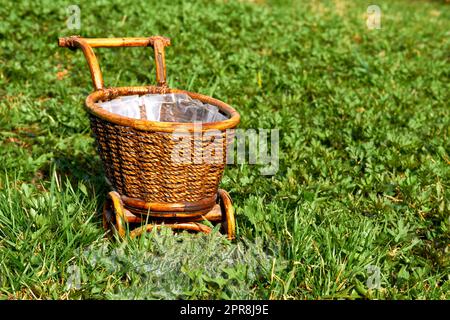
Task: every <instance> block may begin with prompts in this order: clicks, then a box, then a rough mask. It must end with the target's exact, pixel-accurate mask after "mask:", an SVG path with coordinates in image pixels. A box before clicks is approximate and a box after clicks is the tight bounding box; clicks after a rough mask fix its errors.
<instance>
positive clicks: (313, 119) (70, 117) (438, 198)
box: [0, 0, 450, 299]
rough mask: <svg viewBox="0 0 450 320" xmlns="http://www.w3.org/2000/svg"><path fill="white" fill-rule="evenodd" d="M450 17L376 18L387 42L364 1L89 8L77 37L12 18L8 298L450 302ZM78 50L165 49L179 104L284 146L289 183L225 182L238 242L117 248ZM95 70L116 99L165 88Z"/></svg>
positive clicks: (204, 240) (61, 15)
mask: <svg viewBox="0 0 450 320" xmlns="http://www.w3.org/2000/svg"><path fill="white" fill-rule="evenodd" d="M444 2H445V1H411V0H403V1H400V0H399V1H387V0H380V1H377V2H376V4H377V5H379V6H380V8H381V10H382V21H381V22H382V29H380V30H368V29H367V27H366V23H365V17H364V14H365V12H366V9H367V6H368V5H369V4H372V3H368V2H366V1H345V0H339V1H338V0H335V1H324V2H320V3H319V2H316V1H314V2H312V1H311V2H307V1H303V2H301V1H279V2H276V1H269V0H268V1H209V0H204V1H196V2H189V3H187V2H186V3H183V2H182V1H175V0H173V1H167V2H165V1H164V2H163V1H141V2H135V3H133V4H132V5H129V4H125V3H124V2H121V1H84V2H83V3H81V4H80V7H81V30H80V31H70V30H67V28H66V24H65V19H66V16H67V14H66V6H67V5H68V2H64V1H61V2H59V3H57V2H56V1H54V0H52V1H49V0H44V1H41V2H40V4H36V3H35V2H32V1H19V2H6V3H4V4H2V6H0V15H1V17H2V19H1V20H0V53H1V54H0V59H1V61H0V62H1V68H0V97H1V100H0V163H1V168H2V170H1V172H0V298H3V299H14V298H16V299H23V298H29V299H36V298H43V299H67V298H69V299H70V298H74V299H76V298H99V299H102V298H168V299H170V298H185V299H190V298H205V299H206V298H224V299H227V298H234V299H239V298H243V299H246V298H257V299H259V298H266V299H267V298H272V299H329V298H348V299H354V298H377V299H411V298H412V299H448V298H449V295H448V292H449V291H450V279H449V274H450V272H449V271H450V265H449V249H450V247H449V238H450V237H449V236H450V234H449V228H450V220H449V219H450V214H449V213H450V139H449V135H450V129H449V124H450V112H449V98H450V97H449V92H450V90H449V89H450V88H449V71H450V66H449V60H448V58H449V56H448V53H449V52H450V45H449V36H450V32H449V30H450V23H449V21H450V7H449V6H448V4H445V3H444ZM73 33H78V34H81V35H82V36H86V37H114V36H117V37H119V36H120V37H122V36H148V35H154V34H161V35H165V36H168V37H170V38H172V43H173V45H172V47H170V48H169V49H168V50H167V53H166V54H167V56H166V58H167V66H168V70H167V72H168V77H169V84H170V86H172V87H176V88H183V89H189V90H191V91H196V92H201V93H204V94H210V95H213V96H214V97H217V98H219V99H221V100H223V101H226V102H228V103H229V104H231V105H233V106H234V107H235V108H236V109H237V110H238V111H239V112H240V113H241V116H242V122H241V125H240V127H241V128H267V129H270V128H278V129H279V130H280V168H279V171H278V172H277V173H276V175H274V176H271V177H265V176H261V175H260V174H259V168H258V167H257V166H253V165H231V166H229V167H228V168H227V171H226V173H225V177H224V178H223V180H222V185H221V186H222V187H223V188H224V189H227V190H229V191H230V193H231V196H232V197H233V200H234V205H235V208H236V210H237V239H236V241H235V242H233V243H230V242H228V241H227V240H225V239H224V238H223V237H221V236H220V235H219V234H217V233H214V234H213V235H211V236H203V235H188V234H180V235H177V236H172V235H170V232H169V231H168V230H166V231H164V232H162V233H160V234H153V233H152V234H149V235H148V236H145V237H142V238H140V239H137V240H127V241H125V242H117V241H109V240H107V239H105V238H104V237H103V230H102V228H101V219H100V217H99V212H100V208H101V206H102V203H103V200H104V196H105V193H106V192H107V190H108V189H107V187H106V185H105V183H104V180H103V171H102V168H101V163H100V160H99V158H98V155H97V154H96V152H95V149H94V147H93V139H92V137H91V136H90V130H89V124H88V120H87V117H86V114H85V112H84V111H83V99H84V98H85V97H86V95H87V94H88V93H89V92H90V91H91V83H90V77H89V74H88V70H87V67H86V64H85V61H84V58H83V55H82V54H81V52H71V51H69V50H67V49H62V48H58V47H57V45H56V39H57V37H59V36H68V35H71V34H73ZM97 52H98V55H99V56H100V63H101V66H102V70H103V71H104V76H105V83H106V84H107V85H109V86H117V85H140V84H150V83H154V74H155V72H154V67H153V64H152V63H151V62H150V60H151V56H152V52H151V50H144V49H138V48H135V49H128V48H127V49H99V50H97ZM65 70H67V71H65ZM58 72H62V73H60V74H59V75H60V76H61V75H62V78H61V79H59V78H58ZM65 72H67V74H66V75H65V76H64V74H65ZM370 265H373V266H377V267H378V268H379V269H380V277H381V278H380V279H381V288H380V289H371V290H369V289H368V288H367V287H366V281H367V280H368V278H370V276H371V274H370V273H368V272H367V267H368V266H370ZM74 270H75V271H79V273H77V272H74ZM78 275H79V279H77V276H78ZM78 280H79V281H78Z"/></svg>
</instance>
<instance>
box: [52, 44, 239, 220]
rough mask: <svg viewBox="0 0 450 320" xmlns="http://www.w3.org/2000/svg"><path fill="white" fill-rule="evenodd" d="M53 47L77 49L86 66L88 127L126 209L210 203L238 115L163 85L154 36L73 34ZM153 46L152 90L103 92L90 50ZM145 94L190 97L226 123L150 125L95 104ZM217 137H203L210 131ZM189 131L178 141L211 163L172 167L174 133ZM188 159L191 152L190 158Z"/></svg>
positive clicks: (195, 209) (168, 210)
mask: <svg viewBox="0 0 450 320" xmlns="http://www.w3.org/2000/svg"><path fill="white" fill-rule="evenodd" d="M59 45H60V46H62V47H69V48H81V49H82V50H83V53H84V55H85V57H86V60H87V62H88V65H89V68H90V72H91V77H92V82H93V85H94V88H95V91H94V92H93V93H91V94H90V95H89V96H88V97H87V99H86V108H87V110H88V112H89V113H90V120H91V128H92V131H93V133H94V135H95V138H96V142H97V146H98V150H99V154H100V157H101V159H102V162H103V165H104V169H105V173H106V177H107V179H108V180H109V182H110V184H111V185H112V187H113V189H115V190H116V191H117V192H118V193H119V194H120V195H121V198H122V200H123V202H124V204H125V206H126V208H127V209H128V210H130V211H131V212H133V213H135V214H140V215H142V214H149V215H151V214H152V213H154V214H155V215H157V216H161V215H164V214H166V215H170V214H172V213H174V212H183V213H184V214H185V215H189V214H191V215H192V216H195V215H200V214H203V213H205V212H208V211H209V210H211V209H212V207H213V206H214V205H215V204H216V198H217V194H218V186H219V183H220V180H221V177H222V174H223V170H224V167H225V162H226V151H227V145H228V144H229V143H230V142H231V141H232V139H233V134H232V130H227V129H233V128H235V127H236V125H237V124H238V123H239V119H240V116H239V114H238V112H237V111H236V110H235V109H233V108H232V107H231V106H229V105H227V104H226V103H224V102H222V101H219V100H216V99H213V98H211V97H208V96H204V95H201V94H198V93H192V92H188V91H184V90H178V89H170V88H168V87H167V85H166V70H165V56H164V47H165V46H168V45H170V40H169V39H167V38H163V37H160V36H155V37H150V38H118V39H85V38H81V37H77V36H73V37H69V38H61V39H59ZM130 46H144V47H145V46H153V48H154V52H155V62H156V73H157V74H156V78H157V83H158V84H157V86H138V87H118V88H105V87H104V85H103V78H102V74H101V71H100V67H99V64H98V62H97V59H96V57H95V54H94V52H93V50H92V48H95V47H130ZM148 93H185V94H187V95H189V96H190V97H192V98H194V99H198V100H200V101H202V102H205V103H209V104H212V105H215V106H217V107H218V108H219V110H220V112H221V113H223V114H226V115H227V116H228V119H227V120H224V121H220V122H213V123H203V124H202V125H201V128H198V125H196V124H194V123H176V122H155V121H148V120H141V119H132V118H128V117H124V116H120V115H117V114H114V113H111V112H108V111H106V110H105V109H103V108H101V107H100V106H99V105H98V104H97V103H98V102H100V101H101V102H104V101H108V100H111V99H113V98H115V97H117V96H124V95H143V94H148ZM212 129H214V130H218V131H219V133H220V134H219V135H217V134H216V135H215V136H214V135H213V136H211V135H208V134H207V133H208V132H211V130H212ZM175 130H176V132H179V131H184V132H186V133H190V134H187V135H185V136H184V138H185V139H186V138H187V139H189V140H187V141H184V143H186V142H187V143H188V145H190V146H191V148H189V150H191V151H192V152H193V153H194V152H202V150H205V149H207V148H209V149H208V150H211V149H212V150H218V149H216V148H217V145H218V144H219V145H220V147H219V149H220V150H222V152H214V151H212V152H211V153H210V154H211V155H212V156H213V158H214V159H213V161H202V162H201V163H196V161H191V162H189V163H178V162H174V161H173V160H172V158H171V157H172V154H173V152H174V148H175V147H176V144H177V143H179V136H177V135H176V134H175V133H174V131H175ZM191 155H192V156H194V155H193V154H191Z"/></svg>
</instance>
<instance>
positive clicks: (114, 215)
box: [103, 189, 236, 240]
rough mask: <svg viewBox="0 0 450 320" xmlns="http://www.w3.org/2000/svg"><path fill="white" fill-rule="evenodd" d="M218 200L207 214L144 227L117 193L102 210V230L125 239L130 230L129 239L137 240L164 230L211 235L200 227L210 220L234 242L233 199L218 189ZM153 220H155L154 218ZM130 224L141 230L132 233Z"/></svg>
mask: <svg viewBox="0 0 450 320" xmlns="http://www.w3.org/2000/svg"><path fill="white" fill-rule="evenodd" d="M217 200H218V203H217V204H216V205H215V206H214V207H213V208H212V209H211V210H210V211H209V212H208V213H206V214H203V215H198V216H193V217H192V216H188V217H186V216H184V215H183V214H182V213H181V214H178V215H177V214H174V215H172V216H171V217H170V218H161V219H157V220H156V221H155V220H149V221H147V222H149V223H147V224H145V222H146V217H143V216H137V215H134V214H133V213H131V212H130V211H129V210H127V209H126V208H125V206H124V203H123V201H122V198H121V196H120V195H119V194H118V193H117V192H115V191H111V192H110V193H108V196H107V199H106V201H105V204H104V206H103V227H104V229H105V230H106V231H108V232H109V234H117V235H118V236H119V237H120V238H123V237H125V235H126V234H127V230H129V236H130V237H131V238H134V237H137V236H140V235H142V234H143V233H145V232H150V231H152V230H153V229H154V228H157V229H159V228H161V227H162V226H165V227H169V228H171V229H172V230H174V231H183V230H186V231H190V232H203V233H206V234H209V233H210V232H211V231H212V229H211V228H210V227H208V226H207V225H204V224H202V223H200V222H202V221H205V220H208V221H210V222H212V223H220V224H221V229H222V232H223V233H225V234H226V235H227V237H228V239H230V240H232V239H234V238H235V234H236V222H235V218H234V208H233V205H232V202H231V198H230V195H229V194H228V192H226V191H225V190H222V189H219V192H218V199H217ZM151 218H152V219H154V217H151ZM130 224H133V225H136V224H140V226H138V227H136V228H134V229H133V230H130Z"/></svg>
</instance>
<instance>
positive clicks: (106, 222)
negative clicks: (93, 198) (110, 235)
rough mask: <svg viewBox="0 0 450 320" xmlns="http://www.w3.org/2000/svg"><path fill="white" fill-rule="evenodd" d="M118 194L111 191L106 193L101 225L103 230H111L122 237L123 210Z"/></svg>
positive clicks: (123, 226) (124, 223) (124, 224)
mask: <svg viewBox="0 0 450 320" xmlns="http://www.w3.org/2000/svg"><path fill="white" fill-rule="evenodd" d="M124 210H125V209H124V207H123V202H122V199H120V195H119V194H118V193H117V192H115V191H111V192H110V193H108V196H107V198H106V202H105V205H104V206H103V227H104V228H105V230H112V231H113V232H117V234H118V235H119V236H120V237H121V238H123V237H124V236H125V231H126V219H125V211H124Z"/></svg>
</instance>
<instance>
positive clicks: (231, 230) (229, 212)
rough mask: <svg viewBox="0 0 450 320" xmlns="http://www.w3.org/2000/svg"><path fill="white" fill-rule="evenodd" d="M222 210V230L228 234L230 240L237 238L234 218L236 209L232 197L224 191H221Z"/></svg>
mask: <svg viewBox="0 0 450 320" xmlns="http://www.w3.org/2000/svg"><path fill="white" fill-rule="evenodd" d="M219 197H220V209H221V211H222V228H223V230H224V232H226V234H227V236H228V239H229V240H233V239H234V238H235V237H236V220H235V218H234V208H233V204H232V202H231V197H230V195H229V194H228V192H226V191H225V190H223V189H219Z"/></svg>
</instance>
